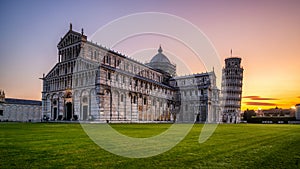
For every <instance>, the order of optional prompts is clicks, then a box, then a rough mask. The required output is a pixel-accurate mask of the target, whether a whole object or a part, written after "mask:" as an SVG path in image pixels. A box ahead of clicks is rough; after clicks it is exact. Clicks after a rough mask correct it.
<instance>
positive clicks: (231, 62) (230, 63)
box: [225, 57, 242, 68]
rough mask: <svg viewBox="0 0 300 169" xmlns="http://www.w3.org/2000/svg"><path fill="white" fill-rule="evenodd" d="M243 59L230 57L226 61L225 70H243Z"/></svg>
mask: <svg viewBox="0 0 300 169" xmlns="http://www.w3.org/2000/svg"><path fill="white" fill-rule="evenodd" d="M241 60H242V59H241V58H238V57H230V58H226V59H225V68H241Z"/></svg>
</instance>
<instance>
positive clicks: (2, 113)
mask: <svg viewBox="0 0 300 169" xmlns="http://www.w3.org/2000/svg"><path fill="white" fill-rule="evenodd" d="M41 110H42V102H41V101H36V100H24V99H14V98H5V93H4V91H1V90H0V121H21V122H29V121H41V118H42V116H41V113H42V111H41Z"/></svg>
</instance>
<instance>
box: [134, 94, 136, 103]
mask: <svg viewBox="0 0 300 169" xmlns="http://www.w3.org/2000/svg"><path fill="white" fill-rule="evenodd" d="M133 103H134V104H135V103H136V96H133Z"/></svg>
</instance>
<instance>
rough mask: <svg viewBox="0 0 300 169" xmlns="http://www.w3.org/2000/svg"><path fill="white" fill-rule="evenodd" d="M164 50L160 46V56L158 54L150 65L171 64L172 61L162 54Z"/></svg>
mask: <svg viewBox="0 0 300 169" xmlns="http://www.w3.org/2000/svg"><path fill="white" fill-rule="evenodd" d="M162 51H163V50H162V48H161V46H159V49H158V54H156V55H155V56H154V57H153V58H152V59H151V61H150V63H171V62H170V60H169V59H168V58H167V56H165V55H164V54H162Z"/></svg>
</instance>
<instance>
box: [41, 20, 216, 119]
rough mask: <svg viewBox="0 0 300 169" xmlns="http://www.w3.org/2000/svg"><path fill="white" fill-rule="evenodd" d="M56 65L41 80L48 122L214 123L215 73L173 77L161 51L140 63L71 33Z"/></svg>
mask: <svg viewBox="0 0 300 169" xmlns="http://www.w3.org/2000/svg"><path fill="white" fill-rule="evenodd" d="M57 48H58V63H57V64H56V65H55V66H54V67H53V68H52V69H51V70H50V71H49V72H48V73H47V74H46V76H43V78H42V80H43V91H42V107H43V108H42V113H43V115H45V116H47V117H49V118H50V120H54V121H57V120H84V121H86V120H89V121H104V122H105V121H123V122H126V121H128V122H154V121H155V122H157V121H182V122H195V121H197V122H218V121H219V119H220V118H219V117H217V116H219V114H220V113H219V112H220V111H219V104H218V103H219V90H218V89H217V87H216V85H215V81H216V76H215V74H214V72H213V71H212V72H208V73H203V74H195V75H189V76H176V66H175V65H174V64H172V63H171V62H170V60H169V59H168V58H167V56H165V55H164V54H163V50H162V48H161V47H159V49H158V53H157V54H156V55H155V56H154V57H153V58H152V59H151V61H150V63H147V64H143V63H140V62H138V61H136V60H133V59H131V58H129V57H127V56H125V55H123V54H120V53H119V52H116V51H113V50H110V49H107V48H104V47H102V46H99V45H98V44H96V43H92V42H90V41H88V40H87V36H86V35H84V33H83V30H82V31H81V33H79V32H75V31H73V29H72V25H71V24H70V30H69V31H68V32H67V33H66V34H65V35H64V37H63V38H61V40H60V42H59V43H58V45H57ZM217 111H219V112H217Z"/></svg>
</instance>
